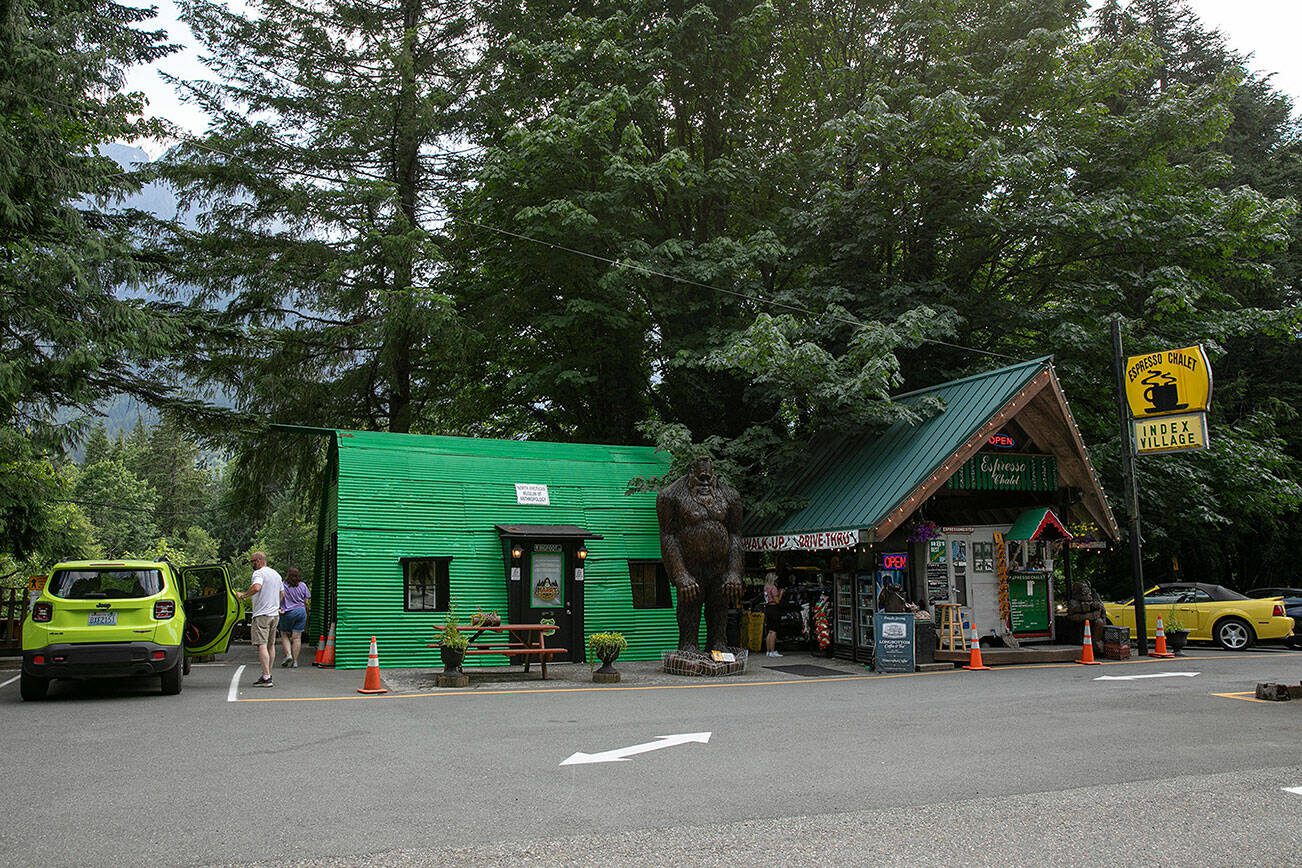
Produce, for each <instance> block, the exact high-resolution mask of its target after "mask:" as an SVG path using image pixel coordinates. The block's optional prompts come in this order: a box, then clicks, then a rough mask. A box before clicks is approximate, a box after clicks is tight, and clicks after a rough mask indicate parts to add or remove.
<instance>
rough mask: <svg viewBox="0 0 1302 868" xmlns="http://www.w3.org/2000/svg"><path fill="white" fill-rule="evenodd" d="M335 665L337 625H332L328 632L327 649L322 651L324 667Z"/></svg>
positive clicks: (322, 666) (322, 665)
mask: <svg viewBox="0 0 1302 868" xmlns="http://www.w3.org/2000/svg"><path fill="white" fill-rule="evenodd" d="M334 665H335V625H334V624H331V625H330V632H329V633H327V634H326V640H325V650H324V651H322V652H321V663H320V666H321V668H322V669H327V668H330V667H333V666H334Z"/></svg>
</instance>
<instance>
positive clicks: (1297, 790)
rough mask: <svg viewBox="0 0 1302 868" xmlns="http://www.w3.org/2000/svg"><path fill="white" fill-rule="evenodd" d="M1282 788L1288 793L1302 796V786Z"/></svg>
mask: <svg viewBox="0 0 1302 868" xmlns="http://www.w3.org/2000/svg"><path fill="white" fill-rule="evenodd" d="M1280 789H1282V790H1283V791H1284V792H1286V793H1294V794H1295V795H1299V796H1302V787H1281V788H1280Z"/></svg>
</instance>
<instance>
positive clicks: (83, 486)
mask: <svg viewBox="0 0 1302 868" xmlns="http://www.w3.org/2000/svg"><path fill="white" fill-rule="evenodd" d="M73 495H74V499H75V502H76V504H77V505H78V506H79V507H80V508H81V510H82V511H83V512H84V513H85V514H86V516H87V517H88V518H89V519H90V522H91V525H92V526H93V527H94V529H95V539H96V542H97V543H98V544H99V547H100V549H101V550H102V552H103V554H104V556H105V557H110V558H120V557H126V556H127V555H144V554H146V553H147V552H149V551H150V550H151V549H152V548H153V547H154V545H155V543H156V541H157V539H158V537H159V533H158V528H157V526H156V525H155V524H154V521H153V515H154V510H155V508H156V507H157V505H158V495H157V493H156V492H155V491H154V490H153V489H152V488H151V487H150V486H149V483H147V482H145V481H143V480H142V479H140V477H138V476H136V475H135V474H134V473H132V472H131V470H129V469H128V468H127V466H126V465H125V464H124V463H123V462H122V461H120V460H117V459H109V460H107V461H100V462H98V463H96V464H92V465H90V466H88V467H85V468H82V471H81V473H80V475H79V476H78V478H77V483H76V487H75V488H74V490H73Z"/></svg>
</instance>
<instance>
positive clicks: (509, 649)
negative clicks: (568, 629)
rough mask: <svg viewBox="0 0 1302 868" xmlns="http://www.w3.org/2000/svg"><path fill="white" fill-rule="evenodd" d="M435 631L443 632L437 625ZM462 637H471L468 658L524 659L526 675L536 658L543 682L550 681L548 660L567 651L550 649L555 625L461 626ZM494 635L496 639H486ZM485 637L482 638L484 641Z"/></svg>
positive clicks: (458, 626) (458, 627) (459, 625)
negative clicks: (488, 655)
mask: <svg viewBox="0 0 1302 868" xmlns="http://www.w3.org/2000/svg"><path fill="white" fill-rule="evenodd" d="M434 629H436V630H442V629H444V628H443V627H442V626H440V625H435V627H434ZM457 629H458V630H460V631H461V632H462V633H469V634H472V635H470V637H469V638H468V639H467V640H466V656H467V657H469V656H471V655H472V654H473V655H484V654H500V655H502V656H504V657H522V658H524V659H523V662H524V671H525V672H528V671H529V666H530V665H531V664H532V663H533V662H534V659H535V658H536V659H537V661H538V666H539V668H540V669H541V670H542V680H543V681H546V680H547V660H548V658H551V657H554V656H556V655H557V654H565V653H567V652H566V649H565V648H556V647H551V648H549V647H547V634H549V633H555V632H556V625H555V624H498V625H497V626H495V627H492V626H487V625H484V624H458V625H457ZM485 633H493V634H495V635H493V636H486V637H485V636H484V634H485ZM481 637H483V638H481ZM429 647H431V648H437V647H439V643H438V642H431V643H430V644H429Z"/></svg>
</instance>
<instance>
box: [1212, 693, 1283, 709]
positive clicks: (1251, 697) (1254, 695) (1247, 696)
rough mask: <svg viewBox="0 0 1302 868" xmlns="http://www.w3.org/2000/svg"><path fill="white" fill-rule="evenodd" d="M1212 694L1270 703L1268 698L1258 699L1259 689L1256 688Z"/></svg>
mask: <svg viewBox="0 0 1302 868" xmlns="http://www.w3.org/2000/svg"><path fill="white" fill-rule="evenodd" d="M1212 696H1223V697H1225V698H1226V699H1240V700H1242V701H1244V702H1261V703H1264V704H1266V705H1270V703H1269V702H1266V700H1264V699H1258V698H1257V691H1255V690H1241V691H1239V692H1238V693H1213V694H1212Z"/></svg>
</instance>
